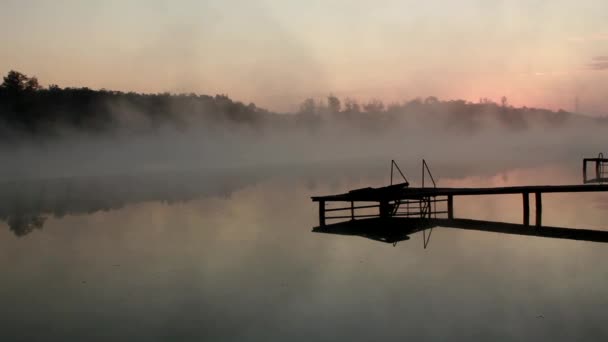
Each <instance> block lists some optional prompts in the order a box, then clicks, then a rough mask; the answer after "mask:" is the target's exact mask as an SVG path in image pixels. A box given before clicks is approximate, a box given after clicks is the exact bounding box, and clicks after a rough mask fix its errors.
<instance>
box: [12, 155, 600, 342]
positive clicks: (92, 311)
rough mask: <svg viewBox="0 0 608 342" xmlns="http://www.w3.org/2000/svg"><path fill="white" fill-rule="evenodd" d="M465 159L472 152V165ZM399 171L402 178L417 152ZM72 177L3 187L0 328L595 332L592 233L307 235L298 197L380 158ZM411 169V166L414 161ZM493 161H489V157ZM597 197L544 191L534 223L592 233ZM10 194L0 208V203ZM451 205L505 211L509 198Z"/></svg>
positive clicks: (565, 171) (127, 334) (533, 176)
mask: <svg viewBox="0 0 608 342" xmlns="http://www.w3.org/2000/svg"><path fill="white" fill-rule="evenodd" d="M479 163H480V164H481V163H482V161H479ZM403 164H405V165H402V166H403V168H404V169H405V171H406V172H408V177H410V178H411V180H412V182H414V183H418V182H419V181H420V176H419V175H418V174H417V173H418V172H416V171H415V170H417V166H419V165H417V163H411V164H409V163H403ZM369 165H370V164H367V166H366V164H365V163H360V164H352V163H351V164H340V165H333V166H327V165H326V166H319V165H317V166H316V167H312V166H308V167H297V168H290V167H284V168H281V169H279V170H276V169H257V170H251V169H250V170H246V169H241V170H237V171H231V172H218V173H215V174H211V173H208V174H201V173H200V172H183V173H164V174H156V175H148V176H146V177H130V176H120V177H119V176H116V177H113V178H112V177H109V178H108V177H98V178H95V177H89V178H78V179H75V178H72V179H59V180H54V181H29V182H26V183H23V182H20V183H18V184H20V185H19V187H14V188H12V187H11V186H5V187H3V191H2V192H1V193H2V197H3V198H2V199H1V200H0V201H1V202H2V208H3V211H4V212H3V213H2V216H4V215H9V216H10V215H11V214H13V213H15V212H14V211H13V212H11V211H10V210H8V211H7V208H12V209H14V210H22V212H23V213H31V214H36V215H39V216H41V217H45V221H44V225H43V227H41V229H34V230H33V231H31V232H29V234H26V235H22V236H21V237H17V236H16V235H15V233H14V231H11V230H10V229H9V227H8V226H7V224H1V225H0V228H1V227H2V226H5V228H2V229H0V248H1V250H2V251H3V255H4V256H5V257H4V258H2V260H1V261H0V269H2V270H3V274H4V276H3V279H4V281H3V286H2V290H1V291H0V299H1V301H2V302H3V303H5V305H6V307H10V308H12V309H11V310H3V311H2V314H0V316H1V317H0V318H1V319H2V321H3V322H5V324H4V328H3V329H2V332H0V336H2V337H3V339H6V340H24V341H25V340H41V339H43V340H66V339H87V340H94V341H95V340H100V341H101V340H109V339H111V340H124V341H127V340H133V339H144V340H167V339H172V340H174V339H179V340H200V339H210V340H243V339H247V340H285V339H290V340H310V339H315V340H335V339H354V340H368V339H375V338H397V337H410V338H416V339H431V338H435V339H452V340H465V339H472V338H474V339H479V338H481V339H493V340H514V339H515V340H521V339H551V340H563V341H568V340H572V339H578V338H583V339H587V340H602V339H605V338H606V337H607V336H608V330H607V329H606V328H605V325H604V324H603V318H604V314H603V313H604V308H605V306H606V304H608V302H607V298H608V292H607V290H606V287H605V286H604V284H605V282H606V280H607V279H608V278H607V277H608V268H607V267H605V266H603V263H601V262H598V260H604V259H605V258H606V257H608V249H606V246H605V245H604V244H599V243H590V242H580V241H570V240H559V239H547V238H539V237H526V236H516V235H504V234H497V233H485V232H475V231H467V230H458V229H450V228H435V229H434V230H433V232H432V236H431V239H430V242H429V245H428V247H427V248H426V249H425V248H424V247H423V237H422V234H421V233H418V234H414V235H412V236H411V239H410V240H408V241H404V242H401V243H398V244H397V245H396V246H395V247H393V246H392V245H389V244H384V243H380V242H377V241H372V240H368V239H365V238H361V237H353V236H340V235H327V234H317V233H312V232H311V229H312V227H313V226H316V225H317V208H316V206H315V205H313V203H311V202H310V196H311V195H319V194H331V193H337V192H342V191H345V190H348V189H352V188H357V187H362V186H368V185H372V186H375V185H382V184H386V182H387V181H388V164H384V165H381V166H378V167H376V166H375V165H374V166H372V167H370V166H369ZM414 166H416V168H414ZM431 168H432V170H433V172H434V175H435V176H436V177H437V178H438V182H439V184H440V185H442V186H503V185H520V184H546V183H550V184H571V183H579V182H580V178H581V175H580V163H579V162H578V161H576V162H572V163H570V162H568V163H565V164H560V163H558V164H556V163H549V164H547V165H540V166H534V167H520V168H516V169H508V168H507V169H500V170H495V171H484V172H480V173H476V172H475V167H474V166H471V167H466V168H465V167H461V168H455V169H451V168H449V167H441V168H438V167H434V164H433V163H432V161H431ZM496 168H498V167H496ZM606 203H608V197H606V195H604V194H601V193H599V194H577V195H548V196H546V198H545V200H544V205H545V207H544V223H545V224H547V225H552V226H566V227H575V228H594V229H606V226H605V222H607V220H606V219H608V214H606V212H605V211H604V210H605V207H606ZM11 206H12V207H11ZM455 210H456V215H457V216H458V217H468V218H476V219H487V220H497V221H507V222H515V223H519V222H520V220H521V198H520V196H504V197H492V196H486V197H481V198H477V197H474V198H463V199H458V200H457V201H456V203H455Z"/></svg>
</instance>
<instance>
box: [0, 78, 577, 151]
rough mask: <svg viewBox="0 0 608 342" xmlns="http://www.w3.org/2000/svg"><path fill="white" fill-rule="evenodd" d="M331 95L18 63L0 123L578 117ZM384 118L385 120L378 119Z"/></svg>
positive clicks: (2, 94) (41, 127)
mask: <svg viewBox="0 0 608 342" xmlns="http://www.w3.org/2000/svg"><path fill="white" fill-rule="evenodd" d="M326 101H327V103H325V102H324V101H323V99H321V100H319V101H315V99H312V98H308V99H305V100H304V101H303V102H302V103H301V104H300V107H299V110H298V113H297V114H298V115H295V116H283V115H278V114H275V113H272V112H269V111H266V110H264V109H261V108H258V107H257V106H256V105H255V104H253V103H249V104H247V105H245V104H244V103H242V102H238V101H233V100H232V99H230V98H229V97H228V96H227V95H224V94H220V95H215V96H208V95H197V94H170V93H160V94H138V93H134V92H129V93H124V92H119V91H111V90H105V89H101V90H92V89H89V88H86V87H83V88H61V87H59V86H58V85H54V84H53V85H50V86H48V87H47V88H44V87H42V86H41V85H40V84H39V82H38V79H37V78H36V77H28V76H27V75H25V74H23V73H20V72H18V71H14V70H11V71H9V72H8V74H7V75H6V76H4V77H3V82H2V84H1V85H0V129H3V130H5V131H6V129H7V128H6V127H8V129H15V130H16V131H19V132H26V133H30V134H32V135H43V136H54V135H58V134H61V133H59V132H63V131H64V130H63V128H65V127H68V128H71V129H74V130H76V131H86V132H94V133H97V132H108V131H112V130H120V129H125V125H126V126H127V127H128V125H129V124H132V123H129V121H128V120H127V119H126V117H128V114H129V113H137V114H138V115H139V116H141V117H142V118H143V120H145V124H144V125H142V126H141V127H130V128H128V129H127V131H130V132H131V131H137V132H142V131H151V132H154V131H155V130H157V129H159V127H161V126H162V125H172V126H173V127H176V128H178V129H183V130H185V129H189V128H190V127H192V126H193V125H202V126H204V125H209V124H213V123H222V124H246V125H251V126H254V127H257V126H259V125H265V124H277V123H280V124H281V125H283V124H284V123H285V122H289V121H290V120H292V121H293V124H294V125H296V126H297V125H298V124H303V125H304V127H307V128H311V127H314V126H318V125H321V124H322V122H323V121H324V118H326V117H327V116H328V115H329V116H331V117H332V118H333V119H334V120H338V121H340V120H343V121H348V122H350V123H352V124H354V125H355V126H359V127H363V129H367V128H369V129H370V130H371V129H372V128H373V127H376V128H375V130H376V131H377V130H378V127H386V125H387V123H388V122H392V121H391V120H404V121H407V120H408V119H411V120H412V121H415V122H426V123H432V124H434V125H437V124H439V125H441V123H442V122H443V125H444V126H445V127H449V128H457V129H459V128H464V129H467V130H475V129H479V128H481V127H482V126H481V122H482V121H484V120H482V119H485V118H494V119H495V120H496V121H497V122H499V123H501V124H503V125H504V126H506V127H508V128H510V129H525V128H526V127H527V120H528V119H529V118H530V117H537V118H543V119H542V120H537V121H538V122H544V123H550V124H551V125H553V126H554V125H558V124H561V123H564V122H566V121H567V119H568V118H569V117H571V116H572V114H571V113H567V112H563V113H555V112H552V111H548V110H542V109H534V108H525V109H523V108H513V107H512V106H509V105H508V102H507V98H506V97H504V96H503V97H502V98H501V101H500V105H499V104H497V103H495V102H493V101H492V100H490V99H488V98H480V99H479V103H469V102H466V101H462V100H450V101H442V100H440V99H438V98H437V97H435V96H429V97H426V98H425V99H424V100H423V99H422V98H415V99H412V100H410V101H407V102H404V103H403V104H399V103H392V104H391V105H390V106H388V107H386V106H385V105H384V103H383V102H382V101H381V100H379V99H372V100H370V101H369V102H367V103H364V104H363V105H360V104H359V102H357V100H355V99H352V98H346V99H344V100H343V101H341V100H340V99H339V98H338V97H337V96H335V95H332V94H330V95H329V96H327V98H326ZM370 114H371V117H370ZM386 118H390V120H386ZM485 121H487V120H485ZM378 122H382V124H379V125H376V124H377V123H378ZM374 125H375V126H374ZM2 133H3V131H0V141H1V140H5V139H7V138H6V136H9V135H7V134H2Z"/></svg>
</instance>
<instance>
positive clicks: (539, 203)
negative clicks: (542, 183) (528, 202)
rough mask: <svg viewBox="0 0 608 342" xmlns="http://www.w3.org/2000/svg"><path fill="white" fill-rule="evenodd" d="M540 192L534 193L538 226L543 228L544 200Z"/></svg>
mask: <svg viewBox="0 0 608 342" xmlns="http://www.w3.org/2000/svg"><path fill="white" fill-rule="evenodd" d="M541 196H542V195H541V193H540V192H536V193H534V197H535V198H534V201H535V202H536V226H537V227H540V226H542V222H543V199H542V197H541Z"/></svg>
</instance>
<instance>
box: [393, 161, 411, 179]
mask: <svg viewBox="0 0 608 342" xmlns="http://www.w3.org/2000/svg"><path fill="white" fill-rule="evenodd" d="M395 167H396V168H397V171H399V174H401V177H403V180H404V181H405V182H406V183H409V182H408V180H407V178H406V177H405V175H404V174H403V172H402V171H401V169H400V168H399V165H397V163H396V162H395V160H394V159H391V185H393V169H394V168H395Z"/></svg>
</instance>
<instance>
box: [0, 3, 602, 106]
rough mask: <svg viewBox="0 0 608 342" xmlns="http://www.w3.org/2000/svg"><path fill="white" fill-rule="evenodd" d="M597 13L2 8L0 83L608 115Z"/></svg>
mask: <svg viewBox="0 0 608 342" xmlns="http://www.w3.org/2000/svg"><path fill="white" fill-rule="evenodd" d="M607 13H608V1H605V0H595V1H594V0H578V1H571V0H568V1H564V0H553V1H538V0H527V1H519V0H512V1H498V0H476V1H472V0H461V1H433V0H427V1H407V0H401V1H391V0H359V1H356V0H350V1H348V0H334V1H332V0H307V1H296V0H293V1H292V0H282V1H281V0H242V1H237V0H221V1H216V0H208V1H205V0H199V1H194V0H181V1H179V0H174V1H166V0H162V1H161V0H121V1H119V0H87V1H80V0H46V1H45V0H0V43H1V45H2V47H1V48H0V72H2V73H3V74H5V73H6V72H8V71H9V70H13V69H14V70H18V71H21V72H23V73H25V74H27V75H30V76H31V75H35V76H37V77H38V79H39V80H40V82H41V83H42V84H43V85H48V84H57V85H59V86H62V87H67V86H76V87H80V86H87V87H90V88H94V89H98V88H106V89H113V90H123V91H137V92H151V93H157V92H166V91H168V92H187V93H190V92H194V93H201V94H209V95H215V94H227V95H229V96H230V97H231V98H233V99H236V100H240V101H242V102H245V103H249V102H254V103H256V104H257V105H258V106H261V107H265V108H268V109H271V110H276V111H292V110H295V109H296V108H297V107H298V104H299V103H300V102H301V101H302V100H303V99H305V98H308V97H313V98H322V97H324V96H327V95H328V94H329V93H332V94H335V95H337V96H339V97H342V98H344V97H351V98H355V99H358V100H360V101H366V100H369V99H371V98H377V99H381V100H383V101H385V102H387V103H390V102H402V101H404V100H410V99H412V98H415V97H418V96H420V97H426V96H430V95H433V96H437V97H439V98H441V99H465V100H468V101H475V102H476V101H478V100H479V99H480V98H482V97H483V98H490V99H493V100H495V101H497V102H498V101H499V99H500V98H501V97H502V96H503V95H504V96H506V97H507V98H508V101H509V103H511V104H512V105H515V106H528V107H544V108H550V109H554V110H557V109H560V108H562V109H565V110H569V111H574V110H575V102H576V101H575V98H577V97H578V103H579V110H578V112H581V113H584V114H588V115H608V96H607V95H608V20H606V19H607V18H608V16H607Z"/></svg>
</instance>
